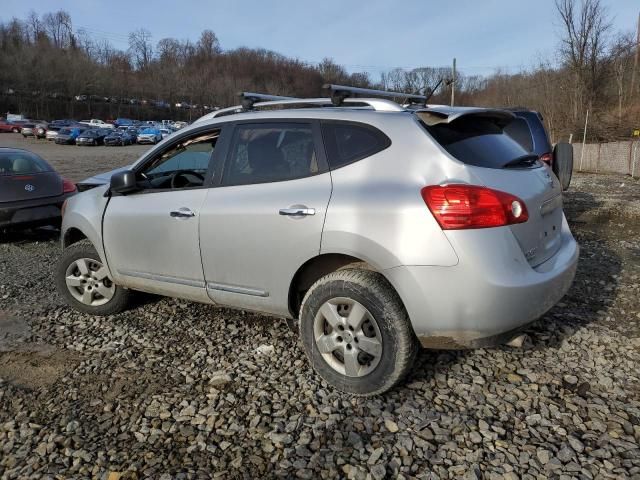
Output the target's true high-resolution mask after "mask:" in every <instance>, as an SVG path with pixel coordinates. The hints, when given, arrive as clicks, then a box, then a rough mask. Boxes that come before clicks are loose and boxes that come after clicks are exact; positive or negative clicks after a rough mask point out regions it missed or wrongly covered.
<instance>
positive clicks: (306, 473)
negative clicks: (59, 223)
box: [0, 146, 640, 480]
mask: <svg viewBox="0 0 640 480" xmlns="http://www.w3.org/2000/svg"><path fill="white" fill-rule="evenodd" d="M54 148H60V149H63V150H64V149H65V147H57V146H54ZM69 148H70V149H74V148H75V147H69ZM78 148H80V147H78ZM97 150H98V149H96V151H97ZM105 166H106V165H105ZM93 173H95V172H93ZM639 199H640V182H638V181H634V180H631V179H629V178H628V177H614V176H603V175H599V176H595V175H578V176H577V177H576V178H575V182H574V185H573V187H572V189H571V190H570V191H569V192H568V194H567V197H566V200H565V205H566V210H567V214H568V217H569V220H570V223H571V225H572V228H573V230H574V233H575V235H576V237H577V239H578V241H579V242H580V244H581V247H582V250H581V256H580V257H581V258H580V265H579V269H578V274H577V278H576V281H575V283H574V285H573V287H572V289H571V290H570V292H569V294H568V295H567V296H566V297H565V299H564V300H563V301H562V302H561V303H560V304H558V305H557V306H556V307H555V308H553V309H552V310H551V311H550V312H549V313H548V314H546V315H545V316H544V318H542V319H541V320H540V321H539V322H537V323H535V324H533V325H532V326H531V327H530V328H529V329H528V331H527V333H528V336H529V338H528V340H527V341H526V342H525V344H524V347H523V348H521V349H514V348H510V347H499V348H493V349H482V350H475V351H464V352H429V351H424V352H422V353H421V354H420V355H419V357H418V360H417V362H416V365H415V368H414V369H413V371H412V373H411V375H410V377H409V378H408V379H407V381H406V383H405V384H404V385H403V386H401V387H399V388H397V389H395V390H394V391H391V392H389V393H387V394H385V395H384V396H380V397H377V398H373V399H359V398H358V399H354V398H348V397H346V396H344V395H341V394H340V393H337V392H335V391H333V390H332V389H330V388H328V387H327V386H326V385H325V384H323V383H322V382H321V381H320V380H319V378H318V377H316V376H315V375H314V374H313V373H312V371H311V369H310V367H309V365H308V364H307V362H306V360H305V357H304V356H303V353H302V347H301V344H300V342H299V341H298V339H297V336H296V335H295V334H294V333H292V332H290V331H289V329H288V327H287V326H286V324H285V323H284V322H283V321H279V320H273V319H270V318H267V317H263V316H259V315H255V314H248V313H244V312H239V311H232V310H227V309H221V308H213V307H210V306H203V305H198V304H194V303H188V302H185V301H181V300H174V299H159V298H156V297H151V296H145V297H141V298H140V300H139V303H138V305H136V306H135V307H134V308H132V309H131V310H129V311H127V312H125V313H123V314H119V315H116V316H113V317H109V318H97V317H91V316H87V315H84V314H80V313H77V312H75V311H73V310H71V309H70V308H68V307H66V306H64V305H63V304H62V301H61V299H60V298H59V297H58V295H57V294H56V293H55V291H54V288H53V282H52V280H51V275H52V269H53V264H54V262H55V260H56V258H57V256H58V254H59V250H58V249H59V247H58V243H57V234H56V233H55V232H52V231H38V232H31V233H24V234H14V235H11V236H10V237H8V238H7V237H5V238H4V239H2V240H0V378H1V379H2V380H0V477H2V478H30V477H46V478H90V477H93V478H101V479H106V480H117V479H119V478H122V479H124V478H141V477H151V478H159V479H163V480H165V479H172V478H209V477H212V476H213V477H219V478H257V477H263V478H274V477H276V478H277V477H282V478H362V479H365V478H372V479H382V478H463V477H464V478H467V479H478V478H488V479H492V478H504V479H518V478H521V479H525V478H526V479H534V478H559V479H570V478H584V479H592V478H640V447H639V445H640V369H639V368H638V362H639V360H640V240H639V235H640V215H638V214H637V209H636V210H632V209H630V208H629V207H630V205H632V204H635V206H637V204H638V202H639ZM634 208H635V207H634ZM630 212H631V213H630ZM634 212H636V213H634Z"/></svg>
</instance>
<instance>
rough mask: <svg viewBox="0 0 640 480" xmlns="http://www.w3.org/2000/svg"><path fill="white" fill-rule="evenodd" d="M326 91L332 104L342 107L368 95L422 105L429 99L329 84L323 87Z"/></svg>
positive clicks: (423, 96)
mask: <svg viewBox="0 0 640 480" xmlns="http://www.w3.org/2000/svg"><path fill="white" fill-rule="evenodd" d="M322 88H323V89H325V90H329V92H330V96H331V102H332V103H333V104H334V105H335V106H340V105H341V104H342V102H343V101H344V100H345V99H347V98H355V97H357V96H358V95H367V96H373V97H387V98H404V99H405V101H406V102H407V103H422V104H425V103H426V101H427V97H426V96H425V95H416V94H413V93H402V92H389V91H387V90H374V89H372V88H360V87H349V86H346V85H334V84H332V83H328V84H326V85H324V86H323V87H322Z"/></svg>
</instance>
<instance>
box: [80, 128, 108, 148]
mask: <svg viewBox="0 0 640 480" xmlns="http://www.w3.org/2000/svg"><path fill="white" fill-rule="evenodd" d="M109 133H111V132H110V131H108V130H106V129H104V128H92V129H90V130H85V131H84V132H82V133H81V134H80V135H78V138H76V145H102V144H103V143H104V138H105V137H106V136H107V135H108V134H109Z"/></svg>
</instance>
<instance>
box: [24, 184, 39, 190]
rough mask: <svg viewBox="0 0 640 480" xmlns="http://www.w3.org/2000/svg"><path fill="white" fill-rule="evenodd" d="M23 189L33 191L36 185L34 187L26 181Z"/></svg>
mask: <svg viewBox="0 0 640 480" xmlns="http://www.w3.org/2000/svg"><path fill="white" fill-rule="evenodd" d="M24 189H25V190H26V191H27V192H33V191H34V190H35V189H36V187H34V186H33V185H31V184H30V183H27V184H26V185H25V186H24Z"/></svg>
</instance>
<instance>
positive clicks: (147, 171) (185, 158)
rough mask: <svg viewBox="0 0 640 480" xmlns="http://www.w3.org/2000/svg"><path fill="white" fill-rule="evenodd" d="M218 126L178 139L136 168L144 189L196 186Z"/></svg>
mask: <svg viewBox="0 0 640 480" xmlns="http://www.w3.org/2000/svg"><path fill="white" fill-rule="evenodd" d="M219 137H220V130H215V131H213V132H207V133H205V134H199V135H198V136H195V137H191V138H187V139H184V140H181V141H180V142H179V143H178V144H174V145H172V146H171V147H169V149H167V150H164V151H162V152H161V153H160V154H159V155H158V156H157V157H155V158H154V159H153V160H151V162H149V163H147V164H146V165H145V166H144V168H143V169H142V170H141V171H139V172H138V176H139V177H140V178H139V182H140V185H141V187H143V188H146V189H150V188H151V189H163V188H188V187H200V186H202V185H203V184H204V177H205V175H206V173H207V170H208V169H209V164H210V162H211V159H212V157H213V150H214V149H215V147H216V143H217V141H218V138H219Z"/></svg>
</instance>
